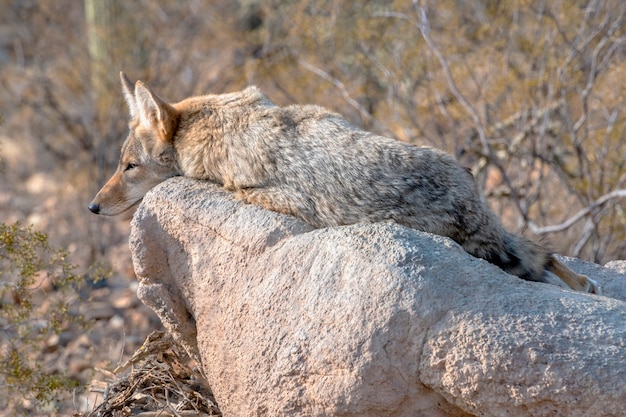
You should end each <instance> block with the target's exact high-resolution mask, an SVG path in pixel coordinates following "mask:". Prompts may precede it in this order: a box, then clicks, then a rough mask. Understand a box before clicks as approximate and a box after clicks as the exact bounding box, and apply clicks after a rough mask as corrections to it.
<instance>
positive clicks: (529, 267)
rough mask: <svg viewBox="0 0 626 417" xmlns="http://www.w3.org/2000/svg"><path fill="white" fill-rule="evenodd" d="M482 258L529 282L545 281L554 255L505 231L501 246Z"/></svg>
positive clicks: (494, 247) (495, 247) (497, 246)
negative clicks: (546, 272)
mask: <svg viewBox="0 0 626 417" xmlns="http://www.w3.org/2000/svg"><path fill="white" fill-rule="evenodd" d="M482 255H483V256H481V257H482V258H484V259H486V260H487V261H489V262H491V263H492V264H494V265H497V266H499V267H500V268H502V269H503V270H504V271H506V272H508V273H509V274H512V275H517V276H518V277H520V278H522V279H525V280H527V281H539V282H544V281H545V271H546V269H547V268H548V266H549V264H550V259H551V257H552V254H551V253H550V252H549V251H548V250H546V249H545V248H543V247H542V246H540V245H539V244H537V243H535V242H532V241H530V240H528V239H526V238H524V237H521V236H517V235H515V234H513V233H510V232H507V231H504V230H503V234H502V239H501V242H500V244H498V245H495V246H491V248H490V249H489V250H488V251H487V252H485V253H483V254H482Z"/></svg>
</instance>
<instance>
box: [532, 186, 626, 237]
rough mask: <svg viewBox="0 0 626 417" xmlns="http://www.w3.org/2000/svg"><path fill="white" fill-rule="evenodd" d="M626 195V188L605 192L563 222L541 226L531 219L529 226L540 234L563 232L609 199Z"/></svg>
mask: <svg viewBox="0 0 626 417" xmlns="http://www.w3.org/2000/svg"><path fill="white" fill-rule="evenodd" d="M625 197H626V189H619V190H613V191H611V192H610V193H608V194H605V195H603V196H602V197H600V198H598V199H597V200H595V201H594V202H593V203H591V204H590V205H589V206H587V207H585V208H584V209H582V210H580V211H579V212H578V213H576V214H575V215H573V216H572V217H570V218H569V219H567V220H566V221H564V222H563V223H560V224H556V225H553V226H544V227H539V226H537V225H536V224H534V223H533V222H532V221H529V222H528V226H529V227H530V229H531V230H532V232H533V233H535V234H538V235H541V234H546V233H554V232H561V231H563V230H565V229H567V228H569V227H571V226H572V225H574V224H575V223H576V222H577V221H579V220H580V219H582V218H583V217H584V216H586V215H587V214H589V213H591V211H592V210H594V209H595V208H597V207H599V206H601V205H602V204H605V203H607V202H608V201H610V200H612V199H615V198H625Z"/></svg>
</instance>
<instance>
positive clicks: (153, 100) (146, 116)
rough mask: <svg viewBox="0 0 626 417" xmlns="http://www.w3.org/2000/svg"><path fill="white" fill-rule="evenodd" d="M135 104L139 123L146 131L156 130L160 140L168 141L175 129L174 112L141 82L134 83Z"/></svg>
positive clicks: (175, 113)
mask: <svg viewBox="0 0 626 417" xmlns="http://www.w3.org/2000/svg"><path fill="white" fill-rule="evenodd" d="M135 103H136V107H137V108H136V111H137V115H138V117H139V123H140V124H141V125H142V126H144V127H146V128H148V129H155V128H156V129H157V131H158V133H159V136H160V138H161V139H163V140H167V141H169V140H170V139H171V137H172V134H173V133H174V129H175V127H176V121H177V112H176V110H175V109H174V108H173V107H172V106H170V105H169V104H167V103H166V102H165V101H163V100H161V99H160V98H159V96H157V95H156V94H154V93H153V92H152V91H151V90H150V89H149V88H148V87H147V86H146V85H144V83H142V82H141V81H137V82H136V83H135Z"/></svg>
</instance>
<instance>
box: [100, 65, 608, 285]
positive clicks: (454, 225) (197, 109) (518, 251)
mask: <svg viewBox="0 0 626 417" xmlns="http://www.w3.org/2000/svg"><path fill="white" fill-rule="evenodd" d="M121 78H122V85H123V91H124V96H125V98H126V102H127V104H128V106H129V109H130V114H131V118H132V121H131V124H130V134H129V136H128V138H127V139H126V142H125V143H124V145H123V148H122V154H121V157H120V163H119V166H118V169H117V171H116V173H115V174H114V175H113V177H112V178H111V180H110V181H109V182H108V183H107V184H105V186H104V187H103V188H102V190H101V191H100V192H99V193H98V194H97V195H96V197H95V198H94V200H93V201H92V203H91V204H90V207H89V208H90V210H92V211H93V212H96V213H101V214H108V215H115V214H119V213H121V212H123V211H126V210H128V209H129V208H131V207H132V206H134V205H135V204H137V203H138V202H139V201H140V200H141V198H142V197H143V195H144V194H145V192H146V191H147V190H148V189H150V188H152V187H153V186H154V185H156V184H157V183H159V182H161V181H163V180H165V179H166V178H168V177H171V176H174V175H185V176H188V177H192V178H197V179H202V180H209V181H214V182H217V183H219V184H222V185H223V186H224V188H225V189H227V190H229V191H232V192H233V193H234V194H235V195H236V196H237V198H239V199H241V200H243V201H246V202H248V203H253V204H257V205H260V206H262V207H265V208H267V209H269V210H273V211H277V212H280V213H284V214H289V215H292V216H296V217H299V218H301V219H302V220H304V221H306V222H307V223H309V224H311V225H313V226H315V227H327V226H337V225H345V224H352V223H356V222H379V221H385V220H393V221H395V222H398V223H400V224H403V225H405V226H408V227H411V228H414V229H418V230H422V231H426V232H431V233H436V234H439V235H443V236H448V237H451V238H452V239H454V240H455V241H457V242H458V243H459V244H460V245H462V246H463V248H464V249H465V250H466V251H467V252H469V253H471V254H473V255H475V256H477V257H481V258H484V259H486V260H488V261H489V262H492V263H494V264H496V265H498V266H500V267H501V268H502V269H504V270H505V271H508V272H510V273H512V274H515V275H518V276H520V277H521V278H524V279H528V280H534V281H544V279H545V270H552V271H554V272H555V273H557V274H558V275H559V276H560V277H561V278H562V279H563V280H564V281H565V282H566V283H567V284H568V285H570V287H572V288H575V289H580V290H590V291H596V290H597V287H596V286H595V284H594V283H593V281H591V280H589V279H588V278H586V277H584V276H580V275H577V274H575V273H574V272H572V271H569V270H568V269H567V268H565V266H564V265H562V264H561V263H559V262H558V261H557V260H556V259H555V258H554V257H553V256H551V254H550V253H549V252H548V251H546V250H545V249H544V248H542V247H541V246H539V245H537V244H535V243H533V242H531V241H528V240H526V239H524V238H522V237H519V236H516V235H514V234H511V233H509V232H507V231H506V230H505V229H504V228H503V227H502V226H501V224H500V222H499V221H498V219H497V218H496V217H495V215H494V214H493V213H492V212H491V210H489V208H488V207H487V205H486V204H485V202H484V200H483V198H482V196H481V193H480V191H479V189H478V187H477V186H476V183H475V181H474V179H473V178H472V176H471V174H470V173H469V172H468V171H467V170H466V169H464V168H462V167H461V166H459V165H458V163H457V162H456V161H455V160H454V158H452V157H451V156H449V155H447V154H445V153H443V152H441V151H439V150H436V149H433V148H428V147H416V146H413V145H410V144H407V143H403V142H399V141H396V140H392V139H389V138H384V137H380V136H376V135H374V134H372V133H368V132H364V131H362V130H360V129H357V128H356V127H354V126H352V125H351V124H349V123H348V122H347V121H346V120H345V119H343V118H342V117H341V116H339V115H337V114H335V113H331V112H329V111H327V110H325V109H323V108H321V107H318V106H301V105H296V106H288V107H279V106H276V105H274V104H273V103H272V102H271V101H269V100H268V99H267V98H266V97H265V96H264V95H263V94H262V93H261V92H260V91H259V90H258V89H257V88H255V87H249V88H247V89H246V90H244V91H241V92H238V93H231V94H222V95H207V96H201V97H192V98H189V99H186V100H183V101H181V102H179V103H175V104H167V103H166V102H164V101H163V100H162V99H160V98H159V97H158V96H157V95H155V94H154V93H153V92H152V91H151V90H150V89H148V88H147V87H146V86H145V85H143V83H141V82H140V81H138V82H137V83H136V84H135V85H134V86H133V85H132V84H131V83H130V82H129V81H128V79H127V78H126V77H125V76H124V75H123V74H122V77H121Z"/></svg>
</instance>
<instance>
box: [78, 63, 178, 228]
mask: <svg viewBox="0 0 626 417" xmlns="http://www.w3.org/2000/svg"><path fill="white" fill-rule="evenodd" d="M120 78H121V80H122V91H123V93H124V98H125V99H126V104H127V105H128V109H129V110H130V118H131V121H130V123H129V129H130V132H129V134H128V137H127V138H126V141H125V142H124V144H123V145H122V152H121V155H120V160H119V164H118V166H117V170H116V171H115V173H114V174H113V176H112V177H111V179H110V180H109V181H108V182H107V183H106V184H104V186H103V187H102V189H101V190H100V191H99V192H98V194H96V196H95V197H94V199H93V201H92V202H91V203H90V204H89V210H91V211H92V212H94V213H96V214H103V215H107V216H114V215H117V214H121V213H123V212H125V211H127V210H129V209H131V208H133V207H134V206H136V205H137V204H138V203H139V202H140V201H141V199H142V198H143V196H144V195H145V194H146V192H148V191H149V190H150V189H151V188H152V187H154V186H155V185H157V184H159V183H160V182H162V181H164V180H166V179H167V178H170V177H173V176H176V175H180V174H181V173H180V169H179V167H178V163H177V161H176V153H175V150H174V147H173V145H172V138H173V136H174V133H175V131H176V128H177V125H178V115H179V114H178V111H177V110H176V109H175V108H174V107H172V106H171V105H169V104H167V103H166V102H164V101H163V100H161V99H160V98H159V97H158V96H157V95H156V94H154V93H153V92H152V91H150V89H149V88H148V87H146V86H145V85H144V84H143V83H142V82H141V81H137V83H136V84H135V85H134V86H133V85H132V83H131V82H130V81H129V80H128V78H127V77H126V75H125V74H124V73H123V72H122V73H120Z"/></svg>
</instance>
